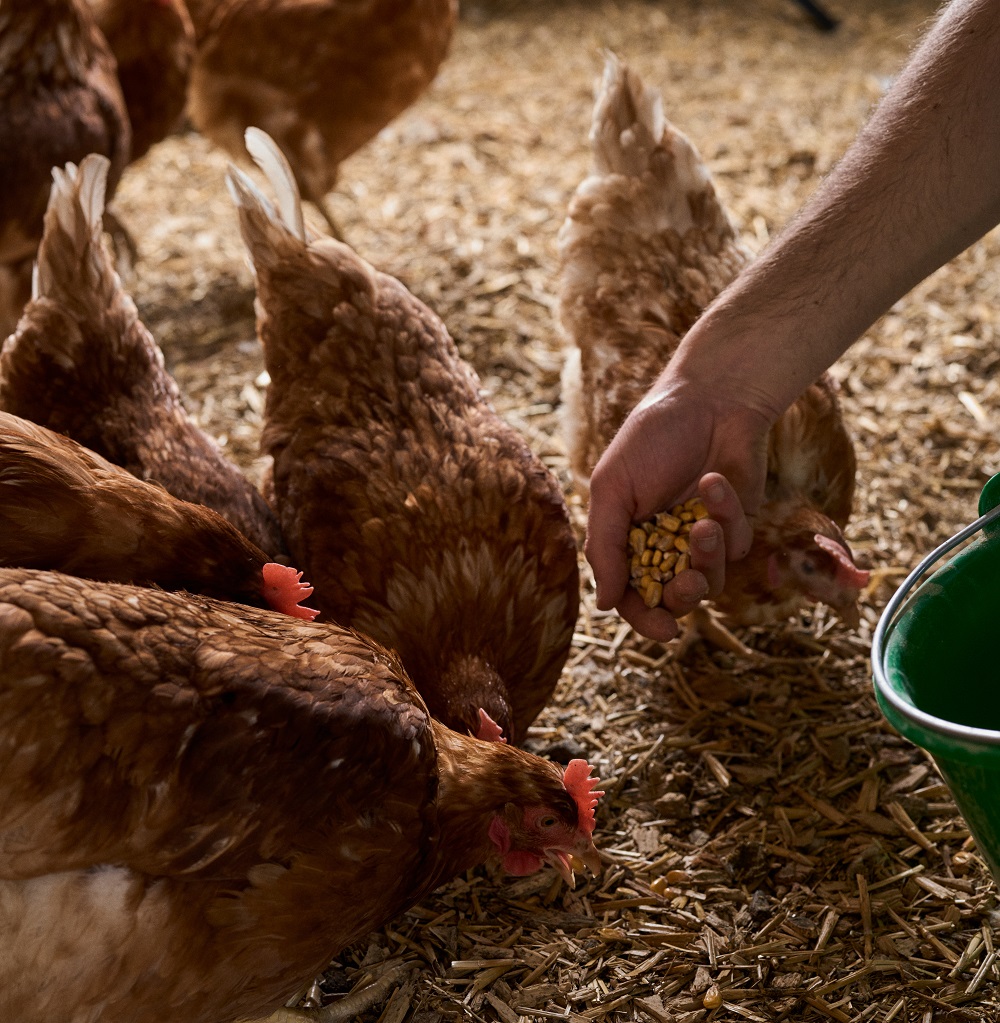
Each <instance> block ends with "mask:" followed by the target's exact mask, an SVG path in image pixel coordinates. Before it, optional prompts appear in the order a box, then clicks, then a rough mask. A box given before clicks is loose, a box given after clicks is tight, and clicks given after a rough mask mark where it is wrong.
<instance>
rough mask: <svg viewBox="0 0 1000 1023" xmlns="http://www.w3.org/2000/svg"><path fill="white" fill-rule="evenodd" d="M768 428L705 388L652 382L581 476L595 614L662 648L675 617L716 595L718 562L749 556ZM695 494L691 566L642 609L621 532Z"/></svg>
mask: <svg viewBox="0 0 1000 1023" xmlns="http://www.w3.org/2000/svg"><path fill="white" fill-rule="evenodd" d="M769 427H770V422H769V421H768V419H767V417H766V416H764V415H763V414H761V413H760V412H757V411H755V410H753V409H751V408H749V407H746V406H744V405H740V404H737V403H734V402H731V401H727V400H725V399H723V398H722V397H721V396H720V395H719V394H718V393H716V392H713V391H711V390H710V389H704V388H700V387H698V386H696V385H693V384H690V383H686V382H673V381H671V380H670V379H669V378H667V379H665V380H664V378H661V381H660V382H658V384H657V385H655V386H654V388H653V390H652V391H651V392H650V394H649V395H648V396H647V397H646V398H645V399H643V401H641V402H640V403H639V405H637V406H636V408H635V409H634V410H633V411H632V413H631V414H630V415H629V417H628V418H627V419H626V421H625V422H624V423H623V424H622V427H621V429H620V430H619V431H618V434H617V435H616V436H615V438H614V440H613V441H612V442H611V444H609V445H608V448H607V450H606V451H605V452H604V455H603V456H602V457H601V459H600V461H599V462H598V464H597V466H596V468H595V469H594V472H593V475H592V476H591V481H590V513H589V518H588V524H587V541H586V546H585V552H586V555H587V559H588V561H589V562H590V564H591V566H592V567H593V570H594V578H595V580H596V582H597V606H598V607H599V608H601V609H602V610H607V609H609V608H612V607H616V608H617V609H618V611H619V613H620V614H621V616H622V617H623V618H624V619H625V620H626V621H628V622H629V623H630V624H631V625H632V626H633V628H635V629H636V630H637V631H638V632H640V633H642V634H643V635H644V636H648V637H649V638H650V639H658V640H661V641H664V642H666V641H667V640H670V639H673V638H674V637H675V636H676V635H677V631H678V627H677V621H676V619H677V618H679V617H682V616H683V615H685V614H687V613H688V612H689V611H692V610H693V609H694V608H695V607H696V606H697V605H698V604H699V603H700V602H701V601H702V600H704V599H705V598H706V597H713V596H716V595H718V593H720V592H721V590H722V587H723V585H724V583H725V565H726V561H734V560H737V559H739V558H742V557H743V556H744V555H745V554H746V553H747V551H748V550H749V549H750V542H751V540H752V538H753V531H752V529H751V527H750V523H749V521H748V520H747V514H752V513H753V512H755V511H756V510H757V508H758V507H759V505H760V502H761V499H762V497H763V493H764V480H765V474H766V463H767V431H768V429H769ZM695 493H697V494H698V495H699V496H700V497H701V499H702V500H703V501H704V503H705V506H706V508H707V509H708V512H709V518H706V519H702V520H701V521H700V522H697V523H695V524H694V526H693V528H692V530H691V536H690V540H691V568H690V570H688V571H686V572H681V573H680V574H679V575H678V576H676V577H675V578H674V579H673V580H671V581H670V582H669V583H667V584H666V585H665V586H664V589H663V603H664V605H665V606H664V607H657V608H648V607H647V606H646V605H645V603H644V602H643V600H642V598H641V597H640V596H639V594H638V593H637V592H636V591H635V590H633V589H632V587H631V586H629V584H628V583H629V569H628V532H629V529H630V528H631V527H632V525H633V524H634V523H637V522H641V521H643V520H644V519H648V518H650V517H651V516H652V515H654V514H655V513H656V512H658V511H663V510H664V509H667V508H670V507H672V506H673V505H674V504H677V503H678V502H679V501H683V500H685V499H686V498H688V497H690V496H692V495H693V494H695Z"/></svg>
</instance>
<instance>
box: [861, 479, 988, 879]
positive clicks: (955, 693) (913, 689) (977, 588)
mask: <svg viewBox="0 0 1000 1023" xmlns="http://www.w3.org/2000/svg"><path fill="white" fill-rule="evenodd" d="M979 514H980V518H978V519H977V520H976V521H975V522H973V523H971V524H970V525H968V526H966V527H965V528H964V529H962V530H960V531H959V532H958V533H956V534H955V535H954V536H953V537H951V539H950V540H946V541H945V542H944V543H943V544H941V546H940V547H938V548H937V550H935V551H932V552H931V553H930V554H929V555H928V556H927V557H926V558H924V560H923V561H921V562H920V564H919V565H917V567H916V568H915V569H914V570H913V571H912V572H911V573H910V574H909V576H907V578H906V580H905V581H904V582H903V584H902V585H901V586H900V587H899V589H898V590H897V591H896V593H895V594H894V595H893V597H892V600H890V601H889V603H888V605H887V606H886V609H885V611H884V613H883V614H882V618H881V620H880V621H879V624H878V628H877V629H876V630H875V639H874V642H873V643H872V667H873V669H874V675H875V696H876V698H877V699H878V703H879V706H880V707H881V708H882V713H883V714H884V715H885V716H886V718H887V719H888V721H889V723H890V724H891V725H892V726H893V727H894V728H895V729H896V730H897V731H898V732H899V733H900V734H901V735H904V736H906V738H907V739H909V740H910V741H911V742H914V743H916V744H917V745H918V746H921V747H922V748H923V749H925V750H927V752H928V753H930V754H931V756H932V757H933V758H934V761H935V763H936V764H937V766H938V769H939V770H940V772H941V776H942V777H943V778H944V780H945V781H946V782H947V784H948V787H949V788H950V789H951V794H952V796H953V797H954V799H955V804H956V805H957V806H958V809H959V811H960V812H961V814H962V816H963V817H964V818H965V820H966V823H967V824H968V826H969V831H970V832H971V833H972V835H973V837H974V838H975V840H976V845H977V846H978V849H979V852H980V854H981V855H982V856H983V858H984V859H985V860H986V861H987V863H988V864H989V867H990V870H991V872H992V874H993V879H994V880H995V881H996V882H997V883H998V884H1000V475H997V476H994V477H993V478H992V479H991V480H990V481H989V482H988V483H987V484H986V486H985V487H984V488H983V492H982V494H981V495H980V498H979ZM980 531H982V534H983V535H982V536H981V537H979V538H978V539H977V540H975V542H973V543H971V544H969V545H968V546H967V547H966V548H965V549H964V550H962V551H961V552H960V553H958V554H955V555H954V556H952V557H951V558H950V560H947V561H944V560H943V559H945V558H946V557H947V556H948V555H950V554H951V553H952V552H953V551H954V550H955V549H956V548H957V547H959V546H960V545H961V544H963V543H964V542H965V541H966V540H968V539H970V538H971V537H973V536H975V534H976V533H978V532H980ZM939 562H942V564H941V566H940V567H938V568H937V570H936V571H935V572H934V573H933V575H931V576H930V577H929V578H928V579H926V580H925V581H924V582H920V580H921V578H922V577H923V576H924V575H926V574H927V572H929V571H930V570H931V569H933V568H935V566H937V565H938V563H939ZM918 584H919V585H918Z"/></svg>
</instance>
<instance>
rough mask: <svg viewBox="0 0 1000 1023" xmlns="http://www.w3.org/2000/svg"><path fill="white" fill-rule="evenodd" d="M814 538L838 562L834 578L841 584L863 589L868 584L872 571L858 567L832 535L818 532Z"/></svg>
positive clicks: (818, 545)
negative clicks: (832, 538) (831, 537)
mask: <svg viewBox="0 0 1000 1023" xmlns="http://www.w3.org/2000/svg"><path fill="white" fill-rule="evenodd" d="M813 539H814V540H815V541H816V545H817V547H821V548H822V549H823V550H824V551H826V552H827V554H832V555H833V558H834V560H835V561H836V562H837V569H836V575H835V576H834V578H835V579H836V580H837V582H838V583H840V585H841V586H848V587H850V588H852V589H858V590H863V589H864V588H865V587H866V586H867V585H868V580H869V579H870V578H871V573H870V572H868V571H866V570H865V569H863V568H858V566H857V565H855V564H854V561H853V560H852V559H851V556H850V554H848V553H847V551H846V550H844V548H843V547H842V546H841V545H840V544H839V543H837V541H836V540H831V539H830V537H828V536H824V535H823V534H822V533H817V534H816V535H815V536H814V537H813Z"/></svg>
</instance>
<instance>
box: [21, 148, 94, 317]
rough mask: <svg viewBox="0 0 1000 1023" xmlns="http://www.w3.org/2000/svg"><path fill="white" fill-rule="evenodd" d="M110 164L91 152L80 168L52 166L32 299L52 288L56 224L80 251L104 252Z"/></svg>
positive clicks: (32, 279) (32, 287)
mask: <svg viewBox="0 0 1000 1023" xmlns="http://www.w3.org/2000/svg"><path fill="white" fill-rule="evenodd" d="M110 167H111V161H110V160H109V159H108V158H107V157H106V156H102V155H100V154H99V153H91V154H90V155H89V156H85V157H84V158H83V159H82V160H81V161H80V166H79V168H77V166H76V165H75V164H72V163H68V164H66V166H65V167H53V168H52V190H51V191H50V192H49V204H48V207H47V208H46V210H45V234H44V236H43V238H42V243H41V246H40V248H39V258H38V262H37V263H36V264H35V267H34V269H33V271H32V277H31V295H32V298H38V297H39V295H43V294H47V293H48V292H49V291H50V290H51V288H52V285H53V281H52V279H51V273H52V272H53V270H52V267H51V266H50V265H49V263H50V260H49V249H50V246H52V245H54V244H56V243H55V242H53V241H51V240H50V238H51V236H53V235H54V234H55V233H56V232H55V229H56V227H58V228H59V229H60V230H61V231H62V232H63V233H64V234H65V235H67V236H68V237H69V238H70V239H72V240H73V244H75V245H76V246H77V248H78V249H79V251H81V252H83V251H85V249H86V248H87V247H91V251H92V252H98V253H100V252H101V248H100V246H101V233H102V231H103V229H104V221H103V218H104V198H105V192H106V190H107V185H108V171H109V170H110ZM81 218H82V221H81ZM99 261H100V260H99Z"/></svg>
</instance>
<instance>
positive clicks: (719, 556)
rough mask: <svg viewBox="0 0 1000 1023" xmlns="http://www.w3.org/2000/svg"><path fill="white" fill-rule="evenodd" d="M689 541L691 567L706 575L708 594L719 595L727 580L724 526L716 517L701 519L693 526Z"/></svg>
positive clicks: (710, 595)
mask: <svg viewBox="0 0 1000 1023" xmlns="http://www.w3.org/2000/svg"><path fill="white" fill-rule="evenodd" d="M688 542H689V543H690V548H689V550H690V554H691V568H693V569H695V570H696V571H698V572H700V573H701V574H702V575H703V576H704V577H705V580H706V581H707V583H708V593H707V596H709V597H717V596H718V595H719V594H720V593H721V592H722V587H723V586H724V585H725V582H726V538H725V534H724V533H723V530H722V526H721V525H720V524H719V523H718V522H716V521H715V520H714V519H701V520H700V521H698V522H695V523H694V524H693V525H692V526H691V532H690V534H689V535H688Z"/></svg>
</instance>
